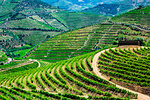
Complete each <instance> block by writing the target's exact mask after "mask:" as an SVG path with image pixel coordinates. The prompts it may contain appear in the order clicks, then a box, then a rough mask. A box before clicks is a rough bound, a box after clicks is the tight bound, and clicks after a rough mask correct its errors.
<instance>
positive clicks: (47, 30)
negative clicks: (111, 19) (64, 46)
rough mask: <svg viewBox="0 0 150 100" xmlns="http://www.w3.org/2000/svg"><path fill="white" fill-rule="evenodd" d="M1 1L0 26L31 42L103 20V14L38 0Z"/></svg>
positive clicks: (35, 42) (37, 41) (36, 42)
mask: <svg viewBox="0 0 150 100" xmlns="http://www.w3.org/2000/svg"><path fill="white" fill-rule="evenodd" d="M0 5H1V6H0V28H1V29H2V30H4V31H5V32H6V31H7V32H12V33H14V34H15V35H17V36H19V37H20V38H21V39H23V42H24V43H25V44H29V45H32V46H34V45H36V44H38V43H40V42H42V41H44V40H46V39H47V36H48V37H49V38H51V37H54V36H55V35H57V34H60V33H62V32H65V31H68V30H70V29H71V30H74V29H76V28H81V27H85V26H89V25H92V24H96V23H99V22H101V21H103V20H106V18H105V16H99V15H95V14H85V13H78V12H74V13H72V12H68V11H64V10H62V9H59V8H58V7H53V6H51V5H49V4H47V3H45V2H42V1H41V0H4V1H1V2H0ZM33 38H34V41H33Z"/></svg>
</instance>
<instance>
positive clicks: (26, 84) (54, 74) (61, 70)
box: [0, 51, 137, 100]
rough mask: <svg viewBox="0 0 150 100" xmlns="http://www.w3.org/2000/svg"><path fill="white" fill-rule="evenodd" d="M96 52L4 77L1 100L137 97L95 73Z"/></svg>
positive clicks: (43, 64) (85, 99)
mask: <svg viewBox="0 0 150 100" xmlns="http://www.w3.org/2000/svg"><path fill="white" fill-rule="evenodd" d="M97 52H98V51H96V52H92V53H89V54H86V55H82V56H78V57H75V58H72V59H69V60H64V61H61V62H57V63H48V62H43V61H40V63H41V67H39V68H33V69H30V70H25V71H20V70H19V69H18V72H11V73H9V74H4V75H1V77H0V84H1V88H0V92H1V93H2V95H1V98H16V97H19V98H20V99H22V98H24V99H28V98H30V99H50V98H53V99H54V98H56V99H59V98H66V99H67V98H68V99H69V98H70V99H84V100H87V99H92V100H94V99H102V100H106V99H114V100H116V99H117V100H122V99H123V98H137V94H134V93H132V92H128V91H126V90H124V89H119V88H117V87H116V86H115V85H113V84H111V83H109V82H108V81H105V80H103V79H101V78H99V77H97V76H96V75H94V74H93V73H92V70H93V68H92V66H91V64H92V61H93V56H94V55H95V54H96V53H97ZM0 74H1V73H0ZM3 91H4V92H3ZM11 91H12V92H11ZM16 91H17V92H16ZM5 93H7V95H8V97H6V96H5ZM14 94H15V95H14ZM40 94H42V95H40Z"/></svg>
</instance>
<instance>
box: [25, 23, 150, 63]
mask: <svg viewBox="0 0 150 100" xmlns="http://www.w3.org/2000/svg"><path fill="white" fill-rule="evenodd" d="M138 38H142V39H144V40H147V39H149V34H148V33H146V32H141V31H136V30H132V29H131V28H130V27H127V26H124V25H115V24H110V23H104V24H97V25H93V26H90V27H85V28H82V29H78V30H74V31H70V32H67V33H64V34H61V35H58V36H56V37H54V38H52V39H50V40H48V41H46V42H44V43H42V44H41V45H39V46H38V48H37V49H35V50H33V52H32V53H31V54H30V55H29V56H28V58H32V59H41V60H46V61H49V62H56V61H60V60H64V59H69V58H71V57H74V56H78V55H81V54H85V53H89V52H91V51H92V50H97V49H102V48H105V47H109V46H110V47H112V46H116V45H114V44H117V42H118V40H121V39H129V40H136V39H138Z"/></svg>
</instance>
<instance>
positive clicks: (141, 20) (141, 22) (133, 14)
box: [111, 6, 150, 29]
mask: <svg viewBox="0 0 150 100" xmlns="http://www.w3.org/2000/svg"><path fill="white" fill-rule="evenodd" d="M149 10H150V6H147V7H143V8H139V9H136V10H132V11H129V12H127V13H124V14H121V15H118V16H115V17H113V18H112V19H111V21H113V22H117V23H118V22H119V23H126V24H134V25H137V26H139V27H140V28H143V29H144V28H146V29H149V27H150V24H149V23H150V20H149V16H150V13H149Z"/></svg>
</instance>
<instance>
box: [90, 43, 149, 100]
mask: <svg viewBox="0 0 150 100" xmlns="http://www.w3.org/2000/svg"><path fill="white" fill-rule="evenodd" d="M122 48H123V47H122ZM125 48H127V46H126V47H125ZM131 48H133V47H131ZM136 48H137V47H136ZM138 48H139V47H138ZM113 49H114V48H113ZM106 50H107V51H108V50H109V49H106ZM104 52H105V50H103V51H101V52H99V53H97V54H96V55H95V56H94V58H93V62H92V67H93V71H94V73H95V74H96V75H97V76H99V77H100V78H102V79H104V80H107V81H109V80H108V79H107V78H105V77H104V76H103V75H102V73H100V72H99V69H98V63H97V62H98V58H99V56H100V55H101V53H104ZM109 82H110V83H112V84H115V83H113V82H111V81H109ZM115 85H116V87H118V88H120V89H125V90H127V91H129V92H132V93H135V94H138V99H135V100H150V97H149V96H148V95H145V94H142V93H139V92H136V91H133V90H130V89H127V88H125V87H122V86H120V85H117V84H115Z"/></svg>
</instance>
